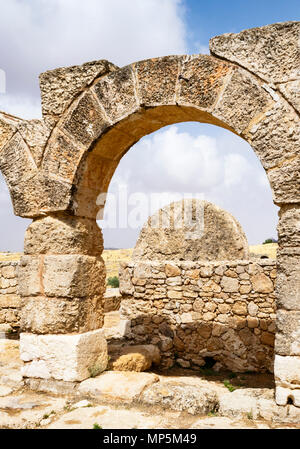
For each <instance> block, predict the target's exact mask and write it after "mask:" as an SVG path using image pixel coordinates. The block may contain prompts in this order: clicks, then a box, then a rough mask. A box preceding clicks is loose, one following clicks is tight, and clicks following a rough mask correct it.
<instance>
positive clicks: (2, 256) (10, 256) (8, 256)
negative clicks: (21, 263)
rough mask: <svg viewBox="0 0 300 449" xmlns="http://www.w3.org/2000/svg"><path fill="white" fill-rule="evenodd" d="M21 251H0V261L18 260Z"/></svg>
mask: <svg viewBox="0 0 300 449" xmlns="http://www.w3.org/2000/svg"><path fill="white" fill-rule="evenodd" d="M21 256H22V253H0V262H6V261H11V260H19V259H20V257H21Z"/></svg>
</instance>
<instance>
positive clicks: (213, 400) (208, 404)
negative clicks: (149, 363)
mask: <svg viewBox="0 0 300 449" xmlns="http://www.w3.org/2000/svg"><path fill="white" fill-rule="evenodd" d="M141 400H142V402H144V403H146V404H148V405H158V404H159V406H160V407H163V408H166V409H171V410H178V411H187V412H188V413H190V414H192V415H196V414H207V413H208V412H210V411H212V410H214V409H215V407H216V405H217V397H216V394H215V393H214V392H212V391H209V390H207V388H206V387H203V388H201V387H199V386H192V385H188V384H186V383H181V382H180V381H179V382H159V383H156V384H153V385H151V386H150V387H149V388H147V389H146V390H145V391H144V392H143V394H142V398H141Z"/></svg>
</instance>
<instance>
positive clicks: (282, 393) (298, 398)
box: [275, 386, 300, 407]
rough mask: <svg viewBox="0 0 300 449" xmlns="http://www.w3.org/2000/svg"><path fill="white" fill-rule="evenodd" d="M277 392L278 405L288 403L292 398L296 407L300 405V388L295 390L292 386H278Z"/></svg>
mask: <svg viewBox="0 0 300 449" xmlns="http://www.w3.org/2000/svg"><path fill="white" fill-rule="evenodd" d="M275 394H276V403H277V404H278V405H281V406H282V405H287V404H288V401H289V400H292V401H293V404H294V405H295V406H296V407H300V389H299V390H294V389H292V388H286V387H281V386H277V387H276V393H275Z"/></svg>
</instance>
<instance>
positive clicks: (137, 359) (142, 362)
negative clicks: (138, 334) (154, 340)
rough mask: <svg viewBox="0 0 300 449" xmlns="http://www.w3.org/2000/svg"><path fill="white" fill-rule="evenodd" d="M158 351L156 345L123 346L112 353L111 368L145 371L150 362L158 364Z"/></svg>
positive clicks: (115, 369)
mask: <svg viewBox="0 0 300 449" xmlns="http://www.w3.org/2000/svg"><path fill="white" fill-rule="evenodd" d="M159 362H160V352H159V349H158V348H157V346H154V345H140V346H125V347H122V348H121V349H120V350H119V351H117V353H114V354H113V355H112V361H111V368H112V369H113V370H114V371H137V372H140V371H146V370H147V369H149V368H150V367H151V365H152V363H154V364H156V365H158V364H159Z"/></svg>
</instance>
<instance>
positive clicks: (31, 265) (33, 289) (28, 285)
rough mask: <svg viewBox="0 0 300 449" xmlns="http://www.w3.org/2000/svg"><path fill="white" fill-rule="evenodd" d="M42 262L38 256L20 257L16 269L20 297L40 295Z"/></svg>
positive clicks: (41, 288)
mask: <svg viewBox="0 0 300 449" xmlns="http://www.w3.org/2000/svg"><path fill="white" fill-rule="evenodd" d="M41 264H42V261H41V259H40V258H39V257H38V256H22V257H21V259H20V265H19V269H18V280H19V294H20V295H21V297H26V296H35V295H39V294H41V293H42V290H43V287H42V281H41Z"/></svg>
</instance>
